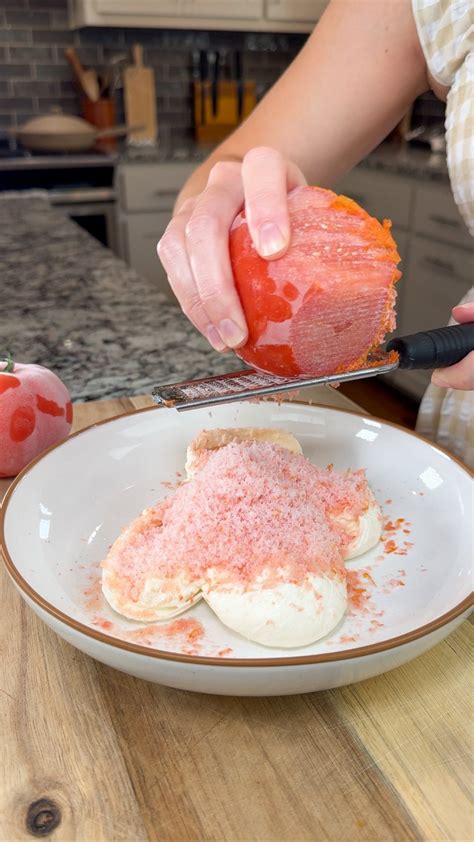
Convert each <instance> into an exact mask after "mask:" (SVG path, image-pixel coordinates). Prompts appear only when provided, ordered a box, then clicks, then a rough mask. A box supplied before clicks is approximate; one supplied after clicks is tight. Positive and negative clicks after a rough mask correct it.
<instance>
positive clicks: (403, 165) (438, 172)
mask: <svg viewBox="0 0 474 842" xmlns="http://www.w3.org/2000/svg"><path fill="white" fill-rule="evenodd" d="M358 168H360V169H367V170H379V171H381V172H387V173H391V174H392V175H405V176H410V177H412V178H417V179H419V180H422V181H440V182H445V183H448V182H449V173H448V166H447V163H446V155H445V154H444V153H430V152H428V151H425V150H424V149H420V148H416V149H415V148H413V147H410V146H409V147H406V148H397V147H395V146H392V145H390V144H386V145H384V144H382V145H381V146H379V147H378V149H376V150H375V151H374V152H372V153H371V154H370V155H367V157H366V158H364V160H363V161H361V162H360V164H358Z"/></svg>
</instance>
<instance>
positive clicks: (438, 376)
mask: <svg viewBox="0 0 474 842" xmlns="http://www.w3.org/2000/svg"><path fill="white" fill-rule="evenodd" d="M431 382H432V384H433V386H440V387H441V388H442V389H449V387H450V385H451V384H450V383H449V381H448V380H447V379H446V376H445V375H444V374H443V370H442V369H439V368H436V369H435V370H434V371H433V374H432V375H431Z"/></svg>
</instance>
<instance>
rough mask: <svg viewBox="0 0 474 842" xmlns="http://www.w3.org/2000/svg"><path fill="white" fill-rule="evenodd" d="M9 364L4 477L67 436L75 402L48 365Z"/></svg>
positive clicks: (2, 381) (0, 406)
mask: <svg viewBox="0 0 474 842" xmlns="http://www.w3.org/2000/svg"><path fill="white" fill-rule="evenodd" d="M2 366H3V368H2ZM5 368H6V364H5V363H3V364H2V363H0V477H14V476H16V475H17V474H18V473H19V472H20V471H21V470H22V469H23V468H24V467H25V466H26V465H27V464H28V463H29V462H31V460H32V459H34V458H35V457H36V456H38V455H39V454H40V453H42V451H43V450H45V449H46V448H48V447H50V446H51V445H53V444H57V443H58V442H60V441H62V440H63V439H65V438H66V436H67V435H68V434H69V431H70V429H71V425H72V404H71V398H70V395H69V392H68V390H67V388H66V386H65V385H64V383H62V381H61V380H60V379H59V377H58V376H57V375H56V374H54V372H52V371H50V370H49V369H47V368H44V366H41V365H27V364H24V363H14V368H13V372H11V373H10V372H7V371H5Z"/></svg>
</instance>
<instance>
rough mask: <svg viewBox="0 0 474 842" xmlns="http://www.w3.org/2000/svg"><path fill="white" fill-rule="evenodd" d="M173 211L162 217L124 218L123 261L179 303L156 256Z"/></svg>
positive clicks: (160, 213) (129, 216)
mask: <svg viewBox="0 0 474 842" xmlns="http://www.w3.org/2000/svg"><path fill="white" fill-rule="evenodd" d="M171 213H172V212H171V210H168V211H161V212H159V213H134V214H127V215H126V216H122V217H121V218H120V228H119V230H120V237H121V241H122V254H121V256H122V257H123V259H124V260H125V261H126V262H127V263H128V264H129V266H131V267H132V269H135V271H136V272H138V274H139V275H143V276H144V277H145V278H149V280H150V281H153V283H155V284H156V285H157V287H158V289H160V290H161V291H162V292H164V293H165V295H167V296H168V298H170V299H172V300H174V301H175V300H176V299H175V296H174V295H173V292H172V290H171V288H170V286H169V284H168V279H167V277H166V273H165V270H164V269H163V267H162V265H161V262H160V259H159V257H158V255H157V253H156V244H157V243H158V240H159V239H160V237H161V236H162V235H163V234H164V231H165V228H166V226H167V225H168V222H169V221H170V219H171Z"/></svg>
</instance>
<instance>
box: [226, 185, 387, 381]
mask: <svg viewBox="0 0 474 842" xmlns="http://www.w3.org/2000/svg"><path fill="white" fill-rule="evenodd" d="M288 207H289V213H290V223H291V232H292V234H291V243H290V248H289V249H288V251H287V252H286V254H285V255H283V256H282V257H281V258H278V259H277V260H270V261H269V260H264V259H263V258H262V257H260V256H259V254H258V253H257V251H256V249H255V247H254V245H253V242H252V239H251V236H250V231H249V229H248V225H247V221H246V218H245V212H242V213H240V214H239V215H238V216H237V217H236V219H235V221H234V223H233V226H232V228H231V231H230V236H229V250H230V258H231V265H232V270H233V274H234V281H235V285H236V288H237V292H238V294H239V297H240V300H241V303H242V307H243V310H244V313H245V317H246V321H247V325H248V329H249V336H248V340H247V342H246V344H245V345H244V346H243V347H242V348H239V349H237V351H236V353H237V354H238V356H239V357H241V358H242V359H243V360H244V361H245V362H246V363H248V364H249V365H251V366H253V367H254V368H257V369H260V370H261V371H266V372H269V373H271V374H277V375H281V376H285V377H292V376H293V377H296V376H301V375H308V376H315V377H316V376H320V375H324V374H333V373H339V372H341V371H347V370H350V369H351V368H357V367H358V366H360V365H361V364H362V363H364V362H365V361H366V360H367V355H368V353H369V352H370V351H371V350H372V349H374V348H376V347H377V346H378V345H379V344H380V342H381V341H382V340H383V338H384V335H385V334H386V333H387V332H388V331H390V330H392V329H393V328H394V327H395V314H394V302H395V290H394V284H395V282H396V281H397V280H398V279H399V277H400V272H399V271H398V269H397V268H396V267H397V263H398V262H399V260H400V257H399V255H398V252H397V249H396V244H395V242H394V240H393V238H392V236H391V234H390V222H389V221H388V220H384V223H383V224H381V223H379V222H378V221H377V220H376V219H374V218H372V217H371V216H369V214H368V213H366V211H364V210H363V209H362V208H360V207H359V206H358V205H357V204H356V203H355V202H353V201H352V200H351V199H347V198H346V197H345V196H337V195H336V194H335V193H333V192H332V191H330V190H323V189H321V188H318V187H298V188H296V189H295V190H293V191H292V192H291V193H290V194H289V197H288Z"/></svg>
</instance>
